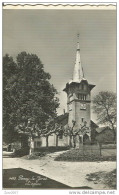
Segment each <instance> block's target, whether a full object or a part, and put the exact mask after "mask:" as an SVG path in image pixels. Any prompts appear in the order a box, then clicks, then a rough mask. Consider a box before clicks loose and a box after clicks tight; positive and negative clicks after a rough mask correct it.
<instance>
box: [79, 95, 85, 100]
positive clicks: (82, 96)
mask: <svg viewBox="0 0 119 195" xmlns="http://www.w3.org/2000/svg"><path fill="white" fill-rule="evenodd" d="M78 99H80V100H86V95H84V94H78Z"/></svg>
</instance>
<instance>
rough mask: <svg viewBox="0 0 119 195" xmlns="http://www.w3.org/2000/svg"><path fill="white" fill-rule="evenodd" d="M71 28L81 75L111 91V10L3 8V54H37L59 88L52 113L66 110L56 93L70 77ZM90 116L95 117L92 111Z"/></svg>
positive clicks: (63, 98) (113, 46) (98, 87)
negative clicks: (56, 101) (56, 103)
mask: <svg viewBox="0 0 119 195" xmlns="http://www.w3.org/2000/svg"><path fill="white" fill-rule="evenodd" d="M77 33H80V38H79V40H80V49H81V63H82V66H83V69H84V74H85V78H86V79H87V80H88V81H89V82H90V83H92V84H95V85H96V87H95V88H94V89H93V90H92V98H93V97H94V95H96V94H98V92H99V91H101V90H109V91H114V92H115V91H116V11H113V10H103V11H102V10H3V55H4V54H6V53H8V54H9V55H11V56H13V57H14V58H15V57H16V55H17V54H18V53H20V52H21V51H26V52H29V53H34V54H37V55H38V57H39V58H40V59H41V61H42V63H43V64H44V68H45V71H46V72H49V73H50V74H51V76H52V79H51V83H53V84H54V86H55V87H56V89H57V90H58V91H59V92H60V95H59V98H60V108H59V110H58V114H62V113H63V109H64V108H65V109H66V94H65V92H62V90H63V88H64V87H65V85H66V83H67V82H68V81H69V80H70V79H71V78H72V74H73V68H74V64H75V55H76V45H77ZM92 119H93V120H94V121H95V120H96V118H95V116H94V114H92Z"/></svg>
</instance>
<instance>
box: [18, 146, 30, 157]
mask: <svg viewBox="0 0 119 195" xmlns="http://www.w3.org/2000/svg"><path fill="white" fill-rule="evenodd" d="M28 154H29V147H28V146H27V147H24V148H21V149H19V150H16V151H15V152H14V157H22V156H25V155H28Z"/></svg>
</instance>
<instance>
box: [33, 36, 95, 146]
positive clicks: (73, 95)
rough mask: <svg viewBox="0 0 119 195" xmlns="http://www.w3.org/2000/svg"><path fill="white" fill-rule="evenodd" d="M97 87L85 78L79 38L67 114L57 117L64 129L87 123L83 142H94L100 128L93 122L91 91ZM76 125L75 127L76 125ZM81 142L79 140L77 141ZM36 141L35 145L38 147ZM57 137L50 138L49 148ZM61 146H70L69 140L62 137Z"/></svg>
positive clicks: (82, 137) (68, 84) (74, 128)
mask: <svg viewBox="0 0 119 195" xmlns="http://www.w3.org/2000/svg"><path fill="white" fill-rule="evenodd" d="M94 87H95V85H93V84H90V83H89V82H88V81H87V79H86V78H85V76H84V71H83V67H82V64H81V57H80V47H79V36H78V42H77V49H76V61H75V65H74V71H73V78H72V80H70V81H69V82H68V83H66V86H65V88H64V90H63V91H64V92H65V93H66V94H67V113H64V114H63V115H60V116H58V117H57V122H58V123H60V124H62V125H63V127H64V128H66V127H67V126H69V127H71V128H72V127H73V131H76V130H77V129H80V128H81V126H83V124H84V123H85V124H86V126H87V128H88V129H89V131H88V132H86V133H84V132H83V133H82V135H80V137H81V139H82V141H83V142H85V141H86V140H90V141H91V140H94V137H95V132H96V128H98V126H97V125H96V124H95V123H94V122H93V121H92V120H91V90H92V89H93V88H94ZM74 123H75V125H74ZM44 139H45V138H43V139H42V143H41V142H40V143H41V146H45V145H46V143H45V140H44ZM77 140H79V139H77ZM36 142H37V140H35V145H37V143H36ZM55 144H56V135H55V134H54V135H51V136H49V146H55ZM59 145H60V146H63V145H65V146H66V145H69V138H68V137H65V136H62V137H60V138H59Z"/></svg>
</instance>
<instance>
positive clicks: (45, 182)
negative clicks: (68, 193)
mask: <svg viewBox="0 0 119 195" xmlns="http://www.w3.org/2000/svg"><path fill="white" fill-rule="evenodd" d="M3 188H10V189H11V188H12V189H13V188H19V189H21V188H22V189H23V188H27V189H28V188H42V189H47V188H52V189H53V188H54V189H72V187H70V186H67V185H65V184H62V183H60V182H57V181H55V180H52V179H50V178H48V177H45V176H43V175H40V174H37V173H34V172H32V171H28V170H25V169H21V168H14V169H4V170H3ZM73 189H92V188H90V187H88V186H82V187H75V188H73Z"/></svg>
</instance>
